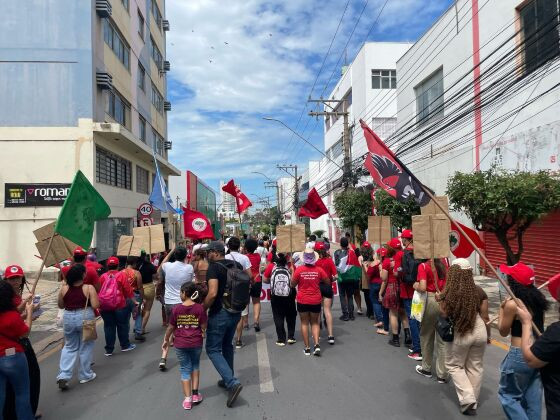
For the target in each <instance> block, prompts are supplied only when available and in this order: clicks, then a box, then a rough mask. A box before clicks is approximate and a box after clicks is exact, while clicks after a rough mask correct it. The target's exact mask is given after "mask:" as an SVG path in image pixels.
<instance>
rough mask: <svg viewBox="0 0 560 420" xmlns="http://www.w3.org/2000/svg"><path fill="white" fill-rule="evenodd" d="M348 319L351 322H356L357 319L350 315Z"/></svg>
mask: <svg viewBox="0 0 560 420" xmlns="http://www.w3.org/2000/svg"><path fill="white" fill-rule="evenodd" d="M348 318H349V319H350V321H354V320H355V319H356V318H355V317H354V314H352V315H350V316H349V317H348Z"/></svg>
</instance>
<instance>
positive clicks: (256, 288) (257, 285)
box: [249, 281, 262, 298]
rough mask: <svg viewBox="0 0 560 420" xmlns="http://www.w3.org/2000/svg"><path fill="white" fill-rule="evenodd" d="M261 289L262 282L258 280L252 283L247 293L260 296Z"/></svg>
mask: <svg viewBox="0 0 560 420" xmlns="http://www.w3.org/2000/svg"><path fill="white" fill-rule="evenodd" d="M261 291H262V283H261V282H260V281H259V282H258V283H253V285H252V286H251V291H250V292H249V294H250V295H251V297H254V298H260V297H261Z"/></svg>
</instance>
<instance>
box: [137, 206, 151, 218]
mask: <svg viewBox="0 0 560 420" xmlns="http://www.w3.org/2000/svg"><path fill="white" fill-rule="evenodd" d="M138 211H139V212H140V214H141V215H142V216H145V217H148V216H150V215H151V214H152V213H153V212H154V208H153V206H152V205H151V204H150V203H144V204H140V207H138Z"/></svg>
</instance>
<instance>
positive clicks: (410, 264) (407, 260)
mask: <svg viewBox="0 0 560 420" xmlns="http://www.w3.org/2000/svg"><path fill="white" fill-rule="evenodd" d="M420 263H421V261H420V260H416V259H414V254H413V252H412V250H410V249H405V250H404V254H403V258H402V263H401V264H402V272H403V276H402V281H403V283H405V284H414V283H415V282H416V277H418V266H419V265H420Z"/></svg>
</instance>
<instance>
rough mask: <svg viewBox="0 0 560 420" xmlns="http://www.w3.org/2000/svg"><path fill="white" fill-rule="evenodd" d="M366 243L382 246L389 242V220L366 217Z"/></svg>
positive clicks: (387, 217)
mask: <svg viewBox="0 0 560 420" xmlns="http://www.w3.org/2000/svg"><path fill="white" fill-rule="evenodd" d="M367 239H368V242H369V243H371V244H379V245H383V244H385V243H387V242H388V241H390V240H391V218H390V217H389V216H368V238H367Z"/></svg>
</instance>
